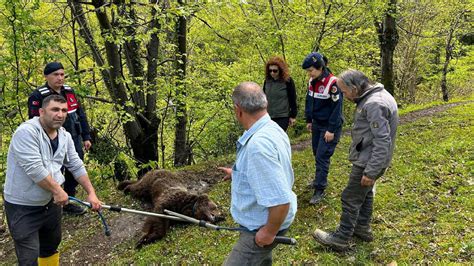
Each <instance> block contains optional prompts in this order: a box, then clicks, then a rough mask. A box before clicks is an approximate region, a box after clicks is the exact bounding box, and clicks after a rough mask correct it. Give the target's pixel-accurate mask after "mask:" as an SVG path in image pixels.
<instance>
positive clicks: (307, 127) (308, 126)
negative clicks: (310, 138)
mask: <svg viewBox="0 0 474 266" xmlns="http://www.w3.org/2000/svg"><path fill="white" fill-rule="evenodd" d="M306 129H307V130H308V131H309V132H311V130H312V129H313V125H312V124H311V123H306Z"/></svg>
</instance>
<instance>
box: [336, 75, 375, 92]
mask: <svg viewBox="0 0 474 266" xmlns="http://www.w3.org/2000/svg"><path fill="white" fill-rule="evenodd" d="M339 79H340V80H342V81H343V82H344V83H345V84H346V85H347V87H349V88H350V89H352V90H353V88H354V87H355V88H356V92H357V95H358V96H360V95H362V94H364V92H366V91H367V90H368V89H370V87H371V85H373V84H374V83H373V82H372V81H371V80H370V79H369V78H368V77H367V76H366V75H365V74H364V73H362V72H360V71H359V70H355V69H349V70H346V71H344V72H342V73H341V74H340V75H339Z"/></svg>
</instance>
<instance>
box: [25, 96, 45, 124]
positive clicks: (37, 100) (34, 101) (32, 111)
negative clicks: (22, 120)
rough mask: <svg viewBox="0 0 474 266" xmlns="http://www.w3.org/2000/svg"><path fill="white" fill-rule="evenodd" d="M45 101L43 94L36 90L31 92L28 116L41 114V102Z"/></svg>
mask: <svg viewBox="0 0 474 266" xmlns="http://www.w3.org/2000/svg"><path fill="white" fill-rule="evenodd" d="M42 102H43V97H41V94H40V93H39V92H38V91H37V90H35V91H33V92H32V93H31V94H30V97H28V118H30V119H31V118H33V117H35V116H39V109H40V108H41V104H42Z"/></svg>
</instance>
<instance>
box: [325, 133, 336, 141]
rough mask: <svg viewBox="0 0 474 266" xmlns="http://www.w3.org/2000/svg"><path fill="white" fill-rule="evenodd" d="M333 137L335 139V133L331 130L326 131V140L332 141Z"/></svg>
mask: <svg viewBox="0 0 474 266" xmlns="http://www.w3.org/2000/svg"><path fill="white" fill-rule="evenodd" d="M333 139H334V133H331V132H329V131H326V133H324V140H325V141H326V142H331V141H332V140H333Z"/></svg>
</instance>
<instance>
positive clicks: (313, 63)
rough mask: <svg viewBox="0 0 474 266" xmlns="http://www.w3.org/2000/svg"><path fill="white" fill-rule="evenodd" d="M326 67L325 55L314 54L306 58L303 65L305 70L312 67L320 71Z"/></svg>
mask: <svg viewBox="0 0 474 266" xmlns="http://www.w3.org/2000/svg"><path fill="white" fill-rule="evenodd" d="M325 65H326V64H324V59H323V55H322V54H320V53H316V52H313V53H310V54H309V55H307V56H306V58H305V59H304V60H303V64H302V65H301V67H302V68H303V69H307V68H310V67H315V68H317V69H320V68H321V67H323V66H325Z"/></svg>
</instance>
